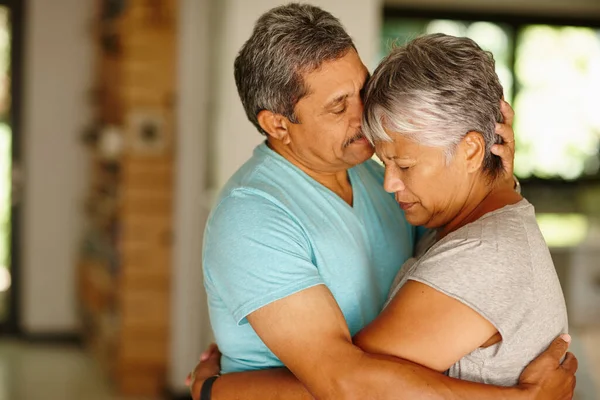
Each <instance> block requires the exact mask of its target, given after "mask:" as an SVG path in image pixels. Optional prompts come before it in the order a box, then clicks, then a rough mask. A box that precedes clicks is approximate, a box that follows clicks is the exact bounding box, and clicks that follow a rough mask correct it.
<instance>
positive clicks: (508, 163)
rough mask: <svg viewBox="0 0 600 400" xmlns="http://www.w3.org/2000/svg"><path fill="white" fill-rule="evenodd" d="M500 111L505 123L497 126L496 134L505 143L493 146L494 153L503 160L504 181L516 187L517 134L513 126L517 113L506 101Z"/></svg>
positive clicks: (501, 102)
mask: <svg viewBox="0 0 600 400" xmlns="http://www.w3.org/2000/svg"><path fill="white" fill-rule="evenodd" d="M500 111H501V112H502V117H503V119H504V123H502V124H496V134H498V135H500V137H502V140H503V142H504V143H503V144H495V145H494V146H492V153H493V154H495V155H497V156H498V157H500V158H501V159H502V166H503V167H504V173H503V178H502V180H503V181H505V182H507V183H510V185H512V187H514V179H513V174H514V161H515V132H514V131H513V128H512V125H513V120H514V117H515V112H514V111H513V109H512V107H511V106H510V105H509V104H508V103H507V102H505V101H504V100H501V101H500Z"/></svg>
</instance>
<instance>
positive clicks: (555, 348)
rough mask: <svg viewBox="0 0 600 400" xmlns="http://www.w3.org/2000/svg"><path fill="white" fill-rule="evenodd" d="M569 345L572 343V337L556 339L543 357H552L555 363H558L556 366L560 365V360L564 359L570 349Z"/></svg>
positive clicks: (565, 336) (566, 336)
mask: <svg viewBox="0 0 600 400" xmlns="http://www.w3.org/2000/svg"><path fill="white" fill-rule="evenodd" d="M569 343H571V336H569V335H560V336H559V337H557V338H556V339H554V341H553V342H552V343H551V344H550V346H549V347H548V349H547V350H546V351H545V352H544V353H543V354H542V355H544V356H547V357H550V358H551V359H552V361H553V362H556V365H559V364H560V360H561V359H562V358H563V356H564V355H565V353H566V352H567V349H568V348H569Z"/></svg>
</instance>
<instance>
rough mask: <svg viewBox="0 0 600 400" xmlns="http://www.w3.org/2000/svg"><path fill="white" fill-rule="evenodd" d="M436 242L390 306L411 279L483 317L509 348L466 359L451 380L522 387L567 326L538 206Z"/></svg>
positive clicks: (411, 266) (485, 219) (401, 276)
mask: <svg viewBox="0 0 600 400" xmlns="http://www.w3.org/2000/svg"><path fill="white" fill-rule="evenodd" d="M434 241H435V232H430V233H429V234H428V235H427V236H425V237H424V238H423V239H422V240H421V242H420V243H419V245H418V247H417V250H416V258H412V259H410V260H408V261H407V262H406V263H405V264H404V265H403V267H402V268H401V269H400V272H399V273H398V276H397V277H396V279H395V280H394V283H393V284H392V289H391V291H390V296H389V297H390V299H391V298H392V297H393V296H394V295H395V294H396V293H397V292H398V290H399V289H400V287H401V286H402V285H404V283H405V282H406V281H407V280H409V279H410V280H413V281H417V282H421V283H424V284H426V285H428V286H431V287H432V288H434V289H436V290H438V291H440V292H442V293H444V294H446V295H447V296H450V297H452V298H455V299H457V300H458V301H460V302H462V303H464V304H466V305H468V306H469V307H471V308H472V309H473V310H475V311H477V312H478V313H479V314H480V315H481V316H483V317H484V318H486V319H487V320H488V321H490V322H491V323H492V324H493V325H494V326H495V327H496V328H497V329H498V332H500V334H501V335H502V341H501V342H499V343H497V344H494V345H492V346H490V347H487V348H479V349H477V350H475V351H473V352H471V353H470V354H468V355H466V356H465V357H463V358H462V359H460V360H459V361H458V362H457V363H456V364H454V365H453V366H452V367H450V369H449V370H448V372H447V373H448V375H449V376H451V377H455V378H459V379H463V380H469V381H473V382H483V383H488V384H495V385H502V386H513V385H515V384H516V383H517V381H518V378H519V376H520V375H521V372H522V371H523V369H524V368H525V367H526V366H527V365H528V364H529V363H530V362H531V361H532V360H533V359H534V358H535V357H537V356H538V355H539V354H540V353H541V352H542V351H543V350H545V349H546V348H547V347H548V345H549V344H550V343H551V342H552V340H553V339H554V338H556V336H558V335H559V334H561V333H566V332H567V326H568V323H567V311H566V307H565V300H564V296H563V293H562V289H561V287H560V283H559V281H558V277H557V275H556V270H555V269H554V264H553V263H552V259H551V258H550V252H549V251H548V246H547V245H546V243H545V241H544V238H543V237H542V234H541V232H540V229H539V227H538V225H537V222H536V219H535V213H534V209H533V206H532V205H531V204H529V202H528V201H527V200H522V201H520V202H519V203H517V204H514V205H509V206H506V207H504V208H501V209H498V210H495V211H493V212H490V213H488V214H485V215H484V216H482V217H481V218H479V219H478V220H477V221H474V222H472V223H470V224H468V225H465V226H463V227H462V228H460V229H457V230H456V231H454V232H452V233H450V234H448V235H447V236H445V237H444V238H442V239H441V240H440V241H438V242H437V243H434ZM388 301H389V300H388Z"/></svg>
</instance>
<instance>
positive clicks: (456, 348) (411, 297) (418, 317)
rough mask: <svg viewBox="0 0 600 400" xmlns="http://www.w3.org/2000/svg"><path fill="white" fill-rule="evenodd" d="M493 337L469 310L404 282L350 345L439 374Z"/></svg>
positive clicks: (483, 321)
mask: <svg viewBox="0 0 600 400" xmlns="http://www.w3.org/2000/svg"><path fill="white" fill-rule="evenodd" d="M497 332H498V331H497V329H496V328H495V327H494V325H492V324H491V323H490V322H489V321H488V320H486V319H485V318H484V317H482V316H481V315H480V314H479V313H477V312H476V311H474V310H473V309H472V308H470V307H468V306H466V305H465V304H463V303H461V302H460V301H458V300H456V299H454V298H452V297H450V296H447V295H445V294H443V293H442V292H440V291H437V290H435V289H433V288H432V287H430V286H428V285H425V284H423V283H420V282H415V281H411V280H409V281H408V282H406V284H404V286H402V288H401V289H400V291H399V292H398V293H397V294H396V296H394V298H393V299H392V301H391V302H390V304H389V305H388V306H387V307H386V308H385V309H384V310H383V311H382V313H381V314H380V315H379V316H378V317H377V318H376V319H375V321H373V322H372V323H371V324H369V326H367V327H366V328H364V329H363V330H362V331H361V332H360V333H359V334H358V335H356V336H355V337H354V343H355V344H356V345H357V346H359V347H360V348H362V349H363V350H364V351H366V352H368V353H374V354H386V355H390V356H394V357H398V358H402V359H405V360H410V361H412V362H415V363H417V364H420V365H423V366H426V367H428V368H431V369H433V370H436V371H439V372H443V371H445V370H447V369H448V368H449V367H450V366H452V365H453V364H454V363H455V362H457V361H458V360H460V359H461V358H462V357H464V356H465V355H467V354H469V353H470V352H471V351H473V350H475V349H477V348H479V347H481V346H482V345H483V344H484V343H486V342H488V341H489V340H490V338H492V337H494V336H495V335H496V333H497ZM488 344H489V343H488Z"/></svg>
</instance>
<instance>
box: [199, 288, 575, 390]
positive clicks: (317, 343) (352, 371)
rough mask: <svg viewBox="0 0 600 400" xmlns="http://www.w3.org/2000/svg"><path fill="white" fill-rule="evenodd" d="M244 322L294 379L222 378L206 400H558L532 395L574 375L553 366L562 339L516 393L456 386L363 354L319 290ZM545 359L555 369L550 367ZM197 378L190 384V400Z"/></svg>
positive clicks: (261, 375)
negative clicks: (549, 379) (247, 322)
mask: <svg viewBox="0 0 600 400" xmlns="http://www.w3.org/2000/svg"><path fill="white" fill-rule="evenodd" d="M248 320H249V321H250V323H251V324H252V326H253V327H254V329H255V330H256V332H257V333H258V335H259V336H260V337H261V339H262V340H263V341H264V342H265V344H267V346H268V347H269V348H270V349H271V350H272V351H273V352H274V353H275V355H277V356H278V357H279V358H280V359H281V360H282V362H283V363H284V364H286V365H287V366H288V368H289V369H290V371H292V372H293V373H294V375H295V376H296V377H297V378H298V380H296V379H295V378H294V377H293V375H292V373H290V372H288V371H287V370H285V369H276V370H265V371H253V372H241V373H232V374H227V375H224V376H222V377H220V378H219V379H217V380H216V382H215V385H214V386H213V391H212V399H213V400H227V399H241V398H243V399H250V400H251V399H270V400H274V399H310V398H313V397H315V398H318V399H336V400H338V399H365V398H369V399H413V398H419V399H482V400H485V399H505V398H506V399H542V398H543V399H560V398H562V397H537V395H538V394H539V390H540V388H541V387H544V388H547V387H549V385H553V386H552V388H550V389H551V390H553V391H555V393H558V391H559V390H563V392H566V390H565V389H563V386H564V387H566V386H567V385H571V384H572V380H569V376H570V378H571V379H572V373H573V371H571V369H569V370H566V369H563V367H561V366H560V365H559V362H558V360H559V359H560V357H561V356H562V354H564V352H565V351H566V347H567V345H566V343H564V342H563V341H557V344H556V346H555V349H554V350H553V353H552V355H546V356H545V357H546V358H547V359H548V360H547V361H545V362H544V363H543V364H542V365H539V366H537V368H535V371H534V372H535V373H536V374H534V378H529V379H530V381H531V382H525V383H524V384H523V385H521V386H519V387H515V388H505V387H494V386H487V385H483V384H476V383H472V382H466V381H460V380H456V379H452V378H448V377H446V376H444V375H442V374H440V373H437V372H435V371H433V370H431V369H427V368H425V367H422V366H419V365H417V364H414V363H412V362H409V361H405V360H401V359H398V358H394V357H390V356H379V355H372V354H368V353H365V352H364V351H362V350H361V349H359V348H358V347H356V346H355V345H353V344H352V341H351V338H350V334H349V332H348V329H347V327H346V323H345V320H344V318H343V315H342V313H341V311H340V310H339V308H338V306H337V303H336V302H335V300H334V299H333V296H332V295H331V293H330V292H329V291H328V290H327V288H326V287H325V286H323V285H320V286H316V287H313V288H310V289H306V290H303V291H302V292H299V293H296V294H294V295H291V296H288V297H286V298H284V299H282V300H278V301H276V302H274V303H272V304H269V305H267V306H265V307H263V308H261V309H259V310H258V311H255V312H254V313H252V314H251V315H250V316H249V317H248ZM561 342H562V344H561ZM560 352H562V354H560V355H556V356H555V355H554V354H555V353H560ZM553 357H554V358H553ZM551 359H552V360H554V359H555V360H556V364H557V366H556V367H552V368H553V369H551V368H550V361H549V360H551ZM571 364H572V363H571ZM571 364H569V366H570V368H572V366H571ZM540 370H541V371H543V373H541V374H540V373H539V371H540ZM547 376H551V377H552V380H551V381H550V382H547V381H546V380H545V378H546V377H547ZM540 377H543V378H544V379H543V382H542V379H541V378H540ZM202 378H205V377H199V379H197V380H196V381H195V382H194V384H193V387H192V393H193V396H194V399H195V400H197V399H198V398H199V394H200V388H201V385H202ZM561 385H562V386H561ZM305 387H306V389H305ZM561 393H562V392H561Z"/></svg>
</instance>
